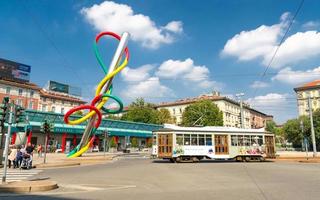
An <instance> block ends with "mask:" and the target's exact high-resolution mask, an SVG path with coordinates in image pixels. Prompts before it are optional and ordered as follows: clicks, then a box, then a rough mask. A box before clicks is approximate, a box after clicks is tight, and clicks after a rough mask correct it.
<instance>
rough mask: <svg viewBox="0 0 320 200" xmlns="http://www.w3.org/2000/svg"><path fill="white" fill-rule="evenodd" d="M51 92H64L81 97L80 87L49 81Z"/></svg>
mask: <svg viewBox="0 0 320 200" xmlns="http://www.w3.org/2000/svg"><path fill="white" fill-rule="evenodd" d="M48 89H49V90H51V91H54V92H62V93H65V94H69V95H73V96H79V97H80V96H81V89H80V88H79V87H74V86H70V85H67V84H64V83H59V82H57V81H49V87H48Z"/></svg>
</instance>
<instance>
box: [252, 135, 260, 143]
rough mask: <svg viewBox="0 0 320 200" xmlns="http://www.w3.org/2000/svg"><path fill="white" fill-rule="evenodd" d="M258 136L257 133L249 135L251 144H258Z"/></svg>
mask: <svg viewBox="0 0 320 200" xmlns="http://www.w3.org/2000/svg"><path fill="white" fill-rule="evenodd" d="M258 139H259V137H258V136H257V135H251V145H258V143H259V142H258Z"/></svg>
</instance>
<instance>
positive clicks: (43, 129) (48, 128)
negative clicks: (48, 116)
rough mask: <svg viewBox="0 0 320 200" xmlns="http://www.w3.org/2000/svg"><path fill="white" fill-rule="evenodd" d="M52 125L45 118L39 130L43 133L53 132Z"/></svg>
mask: <svg viewBox="0 0 320 200" xmlns="http://www.w3.org/2000/svg"><path fill="white" fill-rule="evenodd" d="M53 128H54V125H53V124H50V123H49V122H48V121H47V120H45V121H44V123H43V124H42V126H41V128H40V131H41V132H44V133H53Z"/></svg>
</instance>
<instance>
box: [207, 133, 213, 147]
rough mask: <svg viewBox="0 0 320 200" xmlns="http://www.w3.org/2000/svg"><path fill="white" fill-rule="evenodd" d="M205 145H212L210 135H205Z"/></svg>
mask: <svg viewBox="0 0 320 200" xmlns="http://www.w3.org/2000/svg"><path fill="white" fill-rule="evenodd" d="M206 145H207V146H212V137H211V135H206Z"/></svg>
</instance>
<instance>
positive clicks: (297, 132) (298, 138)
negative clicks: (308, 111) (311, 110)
mask: <svg viewBox="0 0 320 200" xmlns="http://www.w3.org/2000/svg"><path fill="white" fill-rule="evenodd" d="M300 121H302V122H303V132H302V130H301V125H300V123H301V122H300ZM283 131H284V134H285V137H286V139H287V140H288V142H291V143H292V145H293V147H301V144H302V141H303V138H304V137H307V138H308V140H309V141H310V120H309V118H308V117H306V116H301V117H299V119H291V120H288V121H287V122H286V123H285V124H284V125H283Z"/></svg>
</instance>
